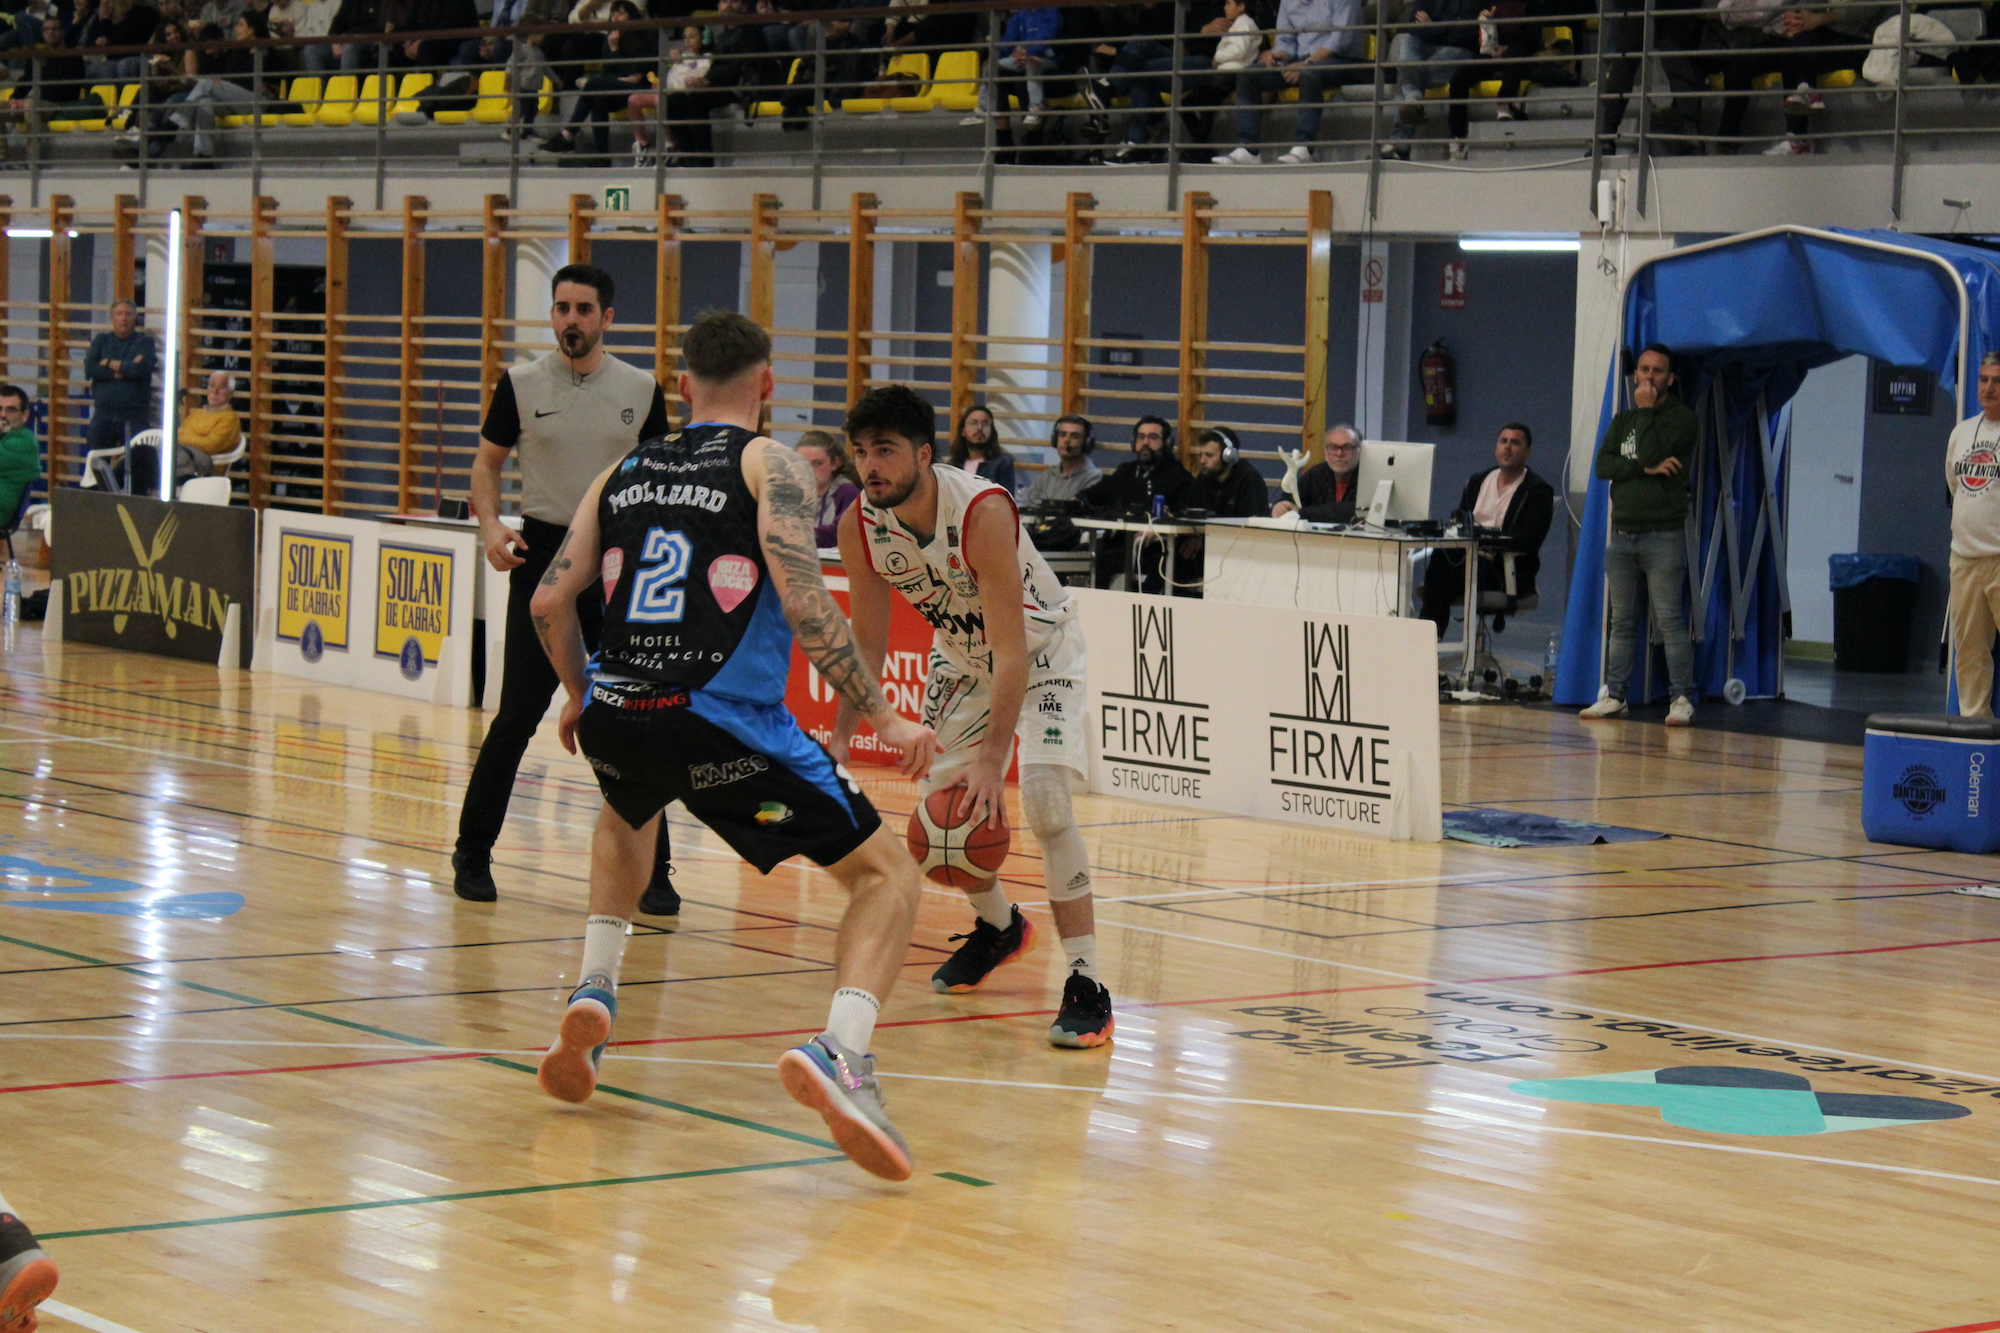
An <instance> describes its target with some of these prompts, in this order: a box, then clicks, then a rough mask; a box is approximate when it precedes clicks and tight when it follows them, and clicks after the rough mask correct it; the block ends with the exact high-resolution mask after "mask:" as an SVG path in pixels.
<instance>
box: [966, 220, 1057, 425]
mask: <svg viewBox="0 0 2000 1333" xmlns="http://www.w3.org/2000/svg"><path fill="white" fill-rule="evenodd" d="M990 249H991V251H992V257H991V260H990V261H989V263H988V265H987V274H986V332H987V334H988V335H989V336H997V337H1005V338H1036V339H1044V340H1046V339H1047V338H1048V336H1049V315H1050V303H1049V290H1050V281H1049V279H1050V269H1051V265H1050V254H1049V247H1048V246H1047V245H1018V244H1014V243H1011V242H1007V243H1002V242H995V243H994V244H993V245H992V246H991V247H990ZM1050 351H1051V348H1050V347H1049V345H1048V343H1047V342H1046V341H1042V342H1038V343H1035V344H1033V345H1021V344H1016V343H988V344H987V347H986V357H987V359H988V360H990V361H1022V362H1032V363H1034V365H1035V367H1036V368H1034V369H1027V370H988V371H987V372H986V374H985V376H984V377H983V378H984V379H985V381H986V383H987V384H988V385H990V386H992V387H990V388H989V389H988V391H987V393H986V395H985V397H986V403H987V405H988V406H989V407H991V408H992V409H993V415H994V418H995V422H996V424H997V426H998V427H999V431H1000V438H1001V439H1002V440H1003V441H1004V440H1007V439H1009V438H1010V437H1011V438H1016V439H1022V440H1028V441H1033V442H1036V443H1039V442H1040V441H1043V440H1046V439H1047V438H1048V435H1049V423H1050V422H1052V421H1053V420H1054V419H1055V417H1056V416H1057V415H1058V412H1057V409H1056V407H1055V400H1054V399H1053V398H1052V397H1051V394H1053V393H1054V389H1053V387H1052V386H1051V385H1050V382H1049V380H1050V372H1049V371H1048V369H1046V367H1047V366H1048V365H1049V357H1050ZM1010 389H1011V390H1014V392H1009V391H1008V390H1010Z"/></svg>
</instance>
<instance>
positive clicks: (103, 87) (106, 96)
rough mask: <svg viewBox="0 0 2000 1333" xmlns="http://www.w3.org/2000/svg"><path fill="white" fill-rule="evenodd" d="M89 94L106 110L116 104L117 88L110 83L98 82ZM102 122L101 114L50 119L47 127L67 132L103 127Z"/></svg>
mask: <svg viewBox="0 0 2000 1333" xmlns="http://www.w3.org/2000/svg"><path fill="white" fill-rule="evenodd" d="M90 95H91V97H93V98H95V99H97V101H99V102H101V103H102V104H103V105H104V106H105V108H106V109H107V110H108V109H109V108H111V107H114V106H116V105H118V89H117V87H116V86H114V85H112V84H109V83H100V84H98V85H96V86H95V87H93V88H92V89H91V90H90ZM104 123H105V122H104V117H103V116H97V117H95V118H85V119H82V120H52V121H50V122H49V128H50V129H52V130H62V131H64V132H69V131H74V130H101V129H103V128H104Z"/></svg>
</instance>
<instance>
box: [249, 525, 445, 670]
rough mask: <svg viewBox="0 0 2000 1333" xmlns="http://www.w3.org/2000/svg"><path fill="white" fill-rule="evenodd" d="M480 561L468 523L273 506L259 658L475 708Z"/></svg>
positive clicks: (260, 664)
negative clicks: (422, 524)
mask: <svg viewBox="0 0 2000 1333" xmlns="http://www.w3.org/2000/svg"><path fill="white" fill-rule="evenodd" d="M479 563H480V562H479V560H478V541H477V538H476V537H475V536H474V534H473V533H472V532H471V531H470V530H469V529H468V530H467V531H464V532H458V531H451V530H439V529H433V528H418V527H414V526H409V525H404V524H395V523H378V522H374V521H372V520H368V519H352V518H333V517H329V516H325V515H320V514H291V513H286V512H284V511H282V510H276V509H273V510H270V511H268V512H267V513H266V514H265V518H264V542H263V552H262V563H261V582H260V584H259V587H260V588H261V589H262V593H261V596H260V600H259V605H258V610H257V654H258V655H257V659H256V667H257V669H258V670H263V671H276V672H280V673H282V674H284V675H288V676H299V677H302V678H304V679H306V680H318V681H323V682H325V683H327V684H329V685H354V686H358V687H360V688H362V689H368V690H380V691H382V692H384V693H386V694H399V695H402V696H404V697H406V698H412V699H424V700H427V701H429V702H432V703H440V704H450V705H452V706H454V707H465V706H468V705H470V704H471V703H473V702H474V701H473V699H472V637H473V623H474V622H473V615H474V607H473V603H474V586H475V583H476V581H477V578H478V566H479Z"/></svg>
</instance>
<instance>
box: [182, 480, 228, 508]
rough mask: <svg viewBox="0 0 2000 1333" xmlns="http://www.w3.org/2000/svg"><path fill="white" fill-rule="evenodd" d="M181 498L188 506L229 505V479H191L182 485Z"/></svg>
mask: <svg viewBox="0 0 2000 1333" xmlns="http://www.w3.org/2000/svg"><path fill="white" fill-rule="evenodd" d="M180 498H181V500H182V502H183V503H186V504H196V505H227V504H228V503H229V478H227V477H189V478H188V479H187V480H186V481H184V482H182V483H181V490H180Z"/></svg>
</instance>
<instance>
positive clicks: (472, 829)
mask: <svg viewBox="0 0 2000 1333" xmlns="http://www.w3.org/2000/svg"><path fill="white" fill-rule="evenodd" d="M551 288H552V295H553V297H554V304H553V306H552V307H551V309H550V311H549V319H550V324H551V325H552V327H553V328H554V329H555V335H556V350H555V351H553V352H550V353H549V354H548V355H547V356H544V357H542V358H540V359H539V360H536V361H530V362H527V363H526V364H524V365H518V366H515V367H513V368H512V369H511V370H509V371H508V372H507V374H506V375H505V376H504V377H503V378H502V379H501V381H500V383H499V384H498V385H496V386H494V389H493V401H492V403H491V404H490V405H489V406H488V407H487V409H486V421H485V423H484V424H483V425H481V426H480V428H479V456H478V457H477V458H476V459H474V460H473V464H472V508H473V512H474V513H475V514H476V515H477V516H478V519H479V542H480V545H481V546H482V547H484V548H485V551H486V559H487V562H488V563H489V564H491V565H492V566H493V568H495V569H497V570H504V571H507V575H508V578H507V657H506V665H505V668H504V673H503V674H502V676H501V678H500V707H499V710H498V711H497V712H496V713H495V714H494V717H493V725H492V726H490V727H488V728H487V729H486V741H485V743H484V744H483V745H481V746H480V747H479V760H478V762H477V763H475V764H474V765H473V767H472V781H471V783H470V784H469V785H468V786H467V787H466V789H465V808H464V809H463V810H462V811H460V813H459V816H458V846H457V849H456V850H455V851H453V852H452V854H451V868H452V886H451V887H452V891H453V892H454V893H456V894H457V895H458V896H459V897H461V898H463V899H465V900H466V901H468V902H475V903H490V902H492V901H493V900H494V899H495V898H497V897H498V896H499V890H498V889H496V888H495V887H494V884H493V844H494V842H495V841H496V840H497V839H498V838H499V836H500V826H501V824H502V823H503V822H505V820H506V818H507V800H508V798H509V797H510V796H511V795H512V794H513V791H514V775H515V772H516V771H517V770H518V769H519V768H520V766H521V756H522V755H523V754H525V753H526V752H527V749H528V742H529V741H530V740H531V739H533V737H534V734H535V728H536V727H537V726H539V725H540V724H541V720H542V716H543V714H545V713H547V712H548V708H549V700H550V698H551V697H553V696H554V694H555V691H556V686H557V684H558V683H559V682H558V681H557V679H556V673H555V668H554V667H552V666H550V665H549V659H548V655H547V654H546V653H544V652H543V651H542V644H541V640H540V639H539V638H538V637H537V636H536V634H535V628H534V624H533V622H532V620H531V619H530V618H529V614H528V603H529V601H530V599H532V598H533V597H534V594H535V585H536V584H537V583H539V582H540V581H541V578H542V575H543V574H544V573H546V572H547V570H548V567H549V562H550V561H551V560H553V559H554V558H555V555H556V552H557V550H558V549H560V547H561V546H562V543H563V538H564V537H565V536H567V535H568V532H569V521H570V518H571V517H572V516H573V515H574V514H575V513H576V506H577V503H578V502H579V501H580V500H582V499H583V493H584V491H586V490H587V489H589V487H590V483H591V480H592V479H593V478H595V477H596V476H597V474H598V473H600V472H602V471H604V469H606V468H608V467H610V466H611V465H612V464H613V463H616V462H617V461H618V460H619V459H621V458H623V457H624V456H625V455H626V454H627V453H629V452H631V450H632V447H633V446H634V445H636V444H637V443H639V441H641V440H650V439H653V438H654V437H656V436H660V435H665V434H666V433H667V431H668V430H669V429H670V425H669V423H668V420H667V401H666V397H665V395H663V394H662V393H661V392H660V386H659V384H658V383H657V382H656V381H655V380H654V379H653V377H652V376H651V375H648V374H647V373H646V372H645V371H643V370H640V369H639V368H638V367H636V366H633V365H631V364H630V363H628V362H625V361H620V360H619V359H618V358H617V357H615V356H612V355H610V354H609V353H608V352H607V351H606V350H605V347H604V333H605V330H606V329H608V328H610V327H611V316H612V313H613V312H612V309H611V301H612V295H613V292H612V282H611V275H610V274H609V273H606V272H605V271H604V270H603V269H601V268H596V267H594V266H592V265H589V264H568V265H565V266H564V267H562V268H560V269H558V270H557V271H556V275H555V280H554V282H553V283H552V284H551ZM514 449H518V450H520V460H521V530H520V531H519V532H515V531H514V530H513V529H512V528H509V527H508V526H506V525H505V524H503V523H502V522H501V521H500V469H501V468H502V467H503V466H504V465H505V464H506V462H507V454H508V452H509V451H510V450H514ZM577 613H578V615H579V616H580V618H581V619H582V621H583V636H584V639H585V641H586V642H587V643H588V644H589V646H590V649H591V651H592V652H595V651H596V649H597V631H598V626H599V624H600V623H601V621H602V620H603V616H604V601H603V594H602V592H601V591H600V588H599V585H598V584H597V582H596V581H595V580H593V581H592V583H591V585H590V590H589V591H588V592H586V593H584V595H583V596H581V597H579V598H578V599H577ZM669 873H670V866H669V862H668V851H667V825H666V821H665V820H662V821H661V822H660V843H659V849H658V862H657V864H656V865H655V867H654V870H653V878H652V883H651V884H650V885H649V886H648V888H647V890H646V896H645V897H644V899H642V900H641V902H640V910H641V911H643V912H647V913H649V914H652V915H655V916H669V917H678V916H679V915H680V896H679V895H678V894H676V893H675V892H674V889H673V885H672V883H671V882H670V881H669V879H668V875H669Z"/></svg>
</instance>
